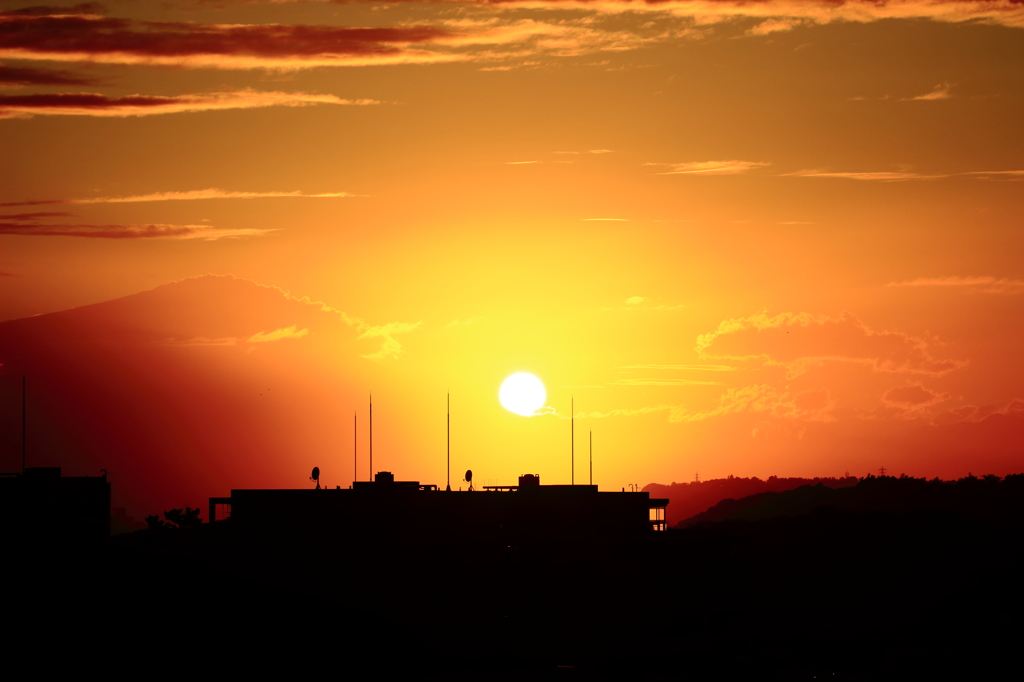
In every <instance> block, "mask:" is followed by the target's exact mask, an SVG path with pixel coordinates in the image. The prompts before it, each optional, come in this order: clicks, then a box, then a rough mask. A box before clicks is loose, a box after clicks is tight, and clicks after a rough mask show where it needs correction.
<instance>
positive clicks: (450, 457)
mask: <svg viewBox="0 0 1024 682" xmlns="http://www.w3.org/2000/svg"><path fill="white" fill-rule="evenodd" d="M445 490H446V491H447V492H451V491H452V394H451V393H449V394H448V487H447V488H445Z"/></svg>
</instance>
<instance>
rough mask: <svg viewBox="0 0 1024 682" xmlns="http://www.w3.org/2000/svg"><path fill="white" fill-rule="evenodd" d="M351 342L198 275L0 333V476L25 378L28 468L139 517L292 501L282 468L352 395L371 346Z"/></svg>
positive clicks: (278, 302)
mask: <svg viewBox="0 0 1024 682" xmlns="http://www.w3.org/2000/svg"><path fill="white" fill-rule="evenodd" d="M358 336H359V329H358V322H356V323H351V321H347V320H346V318H345V317H344V316H343V314H342V313H340V312H338V311H334V310H331V309H326V308H325V307H324V306H323V305H322V304H319V303H311V302H308V301H304V300H297V299H296V298H294V297H291V296H288V295H287V294H286V293H285V292H283V291H281V290H280V289H277V288H274V287H268V286H263V285H260V284H257V283H255V282H252V281H249V280H244V279H238V278H235V277H230V276H212V275H211V276H204V277H196V278H190V279H186V280H182V281H179V282H173V283H170V284H166V285H163V286H160V287H157V288H155V289H153V290H150V291H145V292H141V293H138V294H134V295H131V296H126V297H124V298H119V299H116V300H112V301H107V302H104V303H98V304H95V305H89V306H83V307H80V308H75V309H72V310H66V311H62V312H57V313H51V314H47V315H39V316H36V317H30V318H23V319H17V320H10V321H7V322H3V323H0V363H2V367H0V444H2V448H3V449H2V452H3V453H4V454H3V456H2V457H3V459H2V462H0V469H3V470H4V471H16V470H18V468H19V467H20V464H21V463H20V452H21V377H22V375H25V376H27V378H28V448H27V449H28V454H27V459H28V466H59V467H62V468H63V469H64V471H65V473H66V475H97V474H99V470H100V469H106V470H107V471H108V472H109V474H110V480H111V481H112V484H113V490H114V498H115V500H114V504H115V505H116V506H118V507H126V508H127V509H128V512H129V513H130V514H134V515H135V516H136V517H138V518H141V517H142V516H144V515H146V514H149V513H154V512H157V511H160V510H163V509H169V508H174V507H181V506H182V505H191V506H195V507H203V508H205V499H206V497H208V496H209V495H210V494H215V493H216V492H221V491H226V490H227V489H230V488H232V487H236V488H237V487H287V486H289V485H291V486H296V487H297V486H299V485H301V484H303V483H304V479H303V478H302V477H301V475H300V473H301V472H302V471H303V470H305V469H306V466H305V463H304V460H302V461H303V465H302V466H301V467H300V466H298V465H297V464H295V465H293V462H295V461H296V458H301V457H302V456H303V453H312V452H317V451H322V450H323V448H325V447H327V443H328V442H329V441H330V439H331V438H332V437H333V436H332V434H331V433H330V432H329V425H332V424H334V423H335V420H336V415H337V414H338V412H336V411H335V410H342V409H344V412H348V409H349V407H350V406H351V404H352V400H354V399H355V394H354V390H353V388H352V387H353V386H363V385H365V380H364V379H363V377H364V374H365V365H366V363H367V361H366V360H364V359H362V358H361V357H360V355H361V354H366V353H367V352H370V351H372V350H373V347H372V345H370V344H372V341H359V340H357V337H358ZM364 344H366V345H364ZM360 396H361V390H360ZM361 399H362V398H361V397H360V400H361ZM293 479H294V480H293ZM338 482H339V483H340V482H341V481H338ZM346 482H347V479H346Z"/></svg>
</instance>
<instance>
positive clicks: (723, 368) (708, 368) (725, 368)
mask: <svg viewBox="0 0 1024 682" xmlns="http://www.w3.org/2000/svg"><path fill="white" fill-rule="evenodd" d="M619 369H667V370H697V371H703V372H735V371H736V367H732V366H731V365H623V366H622V367H619Z"/></svg>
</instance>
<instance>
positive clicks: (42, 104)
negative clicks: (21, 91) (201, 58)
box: [0, 90, 380, 118]
mask: <svg viewBox="0 0 1024 682" xmlns="http://www.w3.org/2000/svg"><path fill="white" fill-rule="evenodd" d="M312 104H342V105H355V106H365V105H371V104H380V102H378V101H376V100H371V99H356V100H348V99H341V98H340V97H336V96H334V95H314V94H310V93H302V92H296V93H289V92H257V91H254V90H242V91H239V92H213V93H208V94H201V95H176V96H170V97H161V96H150V95H131V96H128V97H107V96H106V95H98V94H94V93H77V94H56V95H0V118H12V117H28V116H48V115H49V116H54V115H56V116H104V117H111V116H113V117H125V116H152V115H156V114H176V113H183V112H196V111H221V110H226V109H252V108H260V107H275V106H285V107H298V106H308V105H312Z"/></svg>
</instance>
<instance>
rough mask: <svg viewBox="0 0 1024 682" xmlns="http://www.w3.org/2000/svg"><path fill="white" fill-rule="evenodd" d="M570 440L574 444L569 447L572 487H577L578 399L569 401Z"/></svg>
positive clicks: (573, 398)
mask: <svg viewBox="0 0 1024 682" xmlns="http://www.w3.org/2000/svg"><path fill="white" fill-rule="evenodd" d="M569 412H570V414H569V438H570V440H571V441H572V444H571V445H570V446H569V456H570V458H571V459H570V462H571V463H572V475H571V477H570V479H569V481H570V485H576V398H575V396H574V397H572V398H570V399H569Z"/></svg>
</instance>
